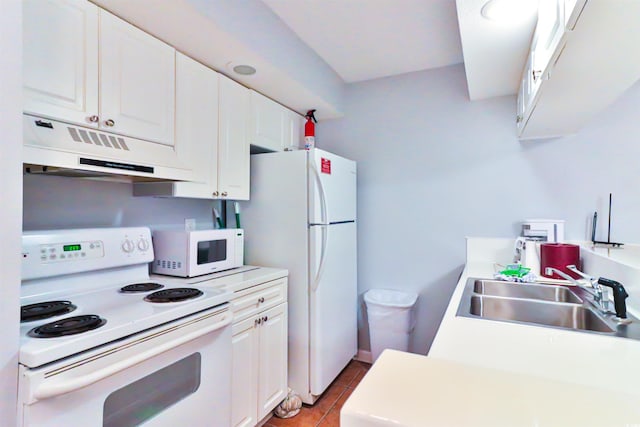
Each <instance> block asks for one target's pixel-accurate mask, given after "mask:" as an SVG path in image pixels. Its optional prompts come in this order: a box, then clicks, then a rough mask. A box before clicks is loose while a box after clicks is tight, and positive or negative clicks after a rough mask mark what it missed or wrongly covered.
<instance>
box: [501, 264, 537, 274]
mask: <svg viewBox="0 0 640 427" xmlns="http://www.w3.org/2000/svg"><path fill="white" fill-rule="evenodd" d="M530 271H531V269H530V268H529V267H523V266H522V265H520V264H509V265H507V266H506V268H505V269H504V270H502V271H501V272H500V274H503V275H505V276H509V277H524V276H526V275H527V274H529V272H530Z"/></svg>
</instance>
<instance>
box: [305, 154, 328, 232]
mask: <svg viewBox="0 0 640 427" xmlns="http://www.w3.org/2000/svg"><path fill="white" fill-rule="evenodd" d="M309 169H310V170H311V174H312V175H313V180H314V182H315V183H316V187H317V188H318V196H319V197H320V221H321V222H322V223H323V224H328V223H329V214H328V212H327V197H326V196H325V194H324V187H323V186H322V179H321V178H320V173H319V172H318V169H317V168H316V166H315V164H314V163H313V162H309Z"/></svg>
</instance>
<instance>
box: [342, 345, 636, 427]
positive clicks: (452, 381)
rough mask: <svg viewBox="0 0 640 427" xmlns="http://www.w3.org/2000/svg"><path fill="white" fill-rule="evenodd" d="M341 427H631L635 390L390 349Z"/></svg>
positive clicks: (356, 396)
mask: <svg viewBox="0 0 640 427" xmlns="http://www.w3.org/2000/svg"><path fill="white" fill-rule="evenodd" d="M340 425H341V426H343V427H372V426H399V427H400V426H402V427H414V426H422V427H431V426H433V427H445V426H446V427H472V426H473V427H479V426H486V427H501V426H504V427H517V426H531V427H551V426H554V427H569V426H576V427H578V426H580V427H614V426H620V427H631V426H639V425H640V405H638V398H637V396H635V395H630V394H625V393H620V392H611V393H602V391H601V390H600V389H598V388H596V387H588V386H580V385H576V384H571V383H566V382H561V381H554V380H548V379H541V378H537V377H535V376H532V375H525V374H513V373H506V372H504V371H500V370H496V369H488V368H478V367H474V366H471V365H467V364H461V363H458V362H451V361H446V360H438V359H434V358H431V357H427V356H421V355H416V354H410V353H403V352H399V351H394V350H385V351H384V352H383V353H382V355H381V356H380V358H379V359H378V360H377V361H376V363H375V364H374V365H373V367H372V368H371V369H370V370H369V372H368V373H367V375H366V376H365V377H364V378H363V379H362V381H361V382H360V384H359V385H358V387H357V388H356V389H355V391H354V392H353V393H352V394H351V396H350V397H349V399H348V400H347V402H346V403H345V404H344V406H343V407H342V411H341V415H340Z"/></svg>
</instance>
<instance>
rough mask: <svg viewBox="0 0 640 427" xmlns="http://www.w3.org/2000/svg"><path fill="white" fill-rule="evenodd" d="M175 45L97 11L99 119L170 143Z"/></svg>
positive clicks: (114, 127)
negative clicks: (98, 14) (172, 45)
mask: <svg viewBox="0 0 640 427" xmlns="http://www.w3.org/2000/svg"><path fill="white" fill-rule="evenodd" d="M174 106H175V50H174V49H173V48H172V47H171V46H169V45H167V44H165V43H163V42H161V41H160V40H158V39H156V38H154V37H153V36H150V35H149V34H147V33H145V32H144V31H141V30H140V29H138V28H136V27H134V26H132V25H130V24H128V23H126V22H125V21H123V20H121V19H120V18H117V17H115V16H114V15H112V14H110V13H109V12H106V11H104V10H101V11H100V124H101V125H102V126H106V127H107V128H112V130H113V131H114V132H117V133H120V134H124V135H129V136H137V137H139V138H144V139H149V140H151V141H156V142H160V143H163V144H168V145H173V129H174V108H175V107H174Z"/></svg>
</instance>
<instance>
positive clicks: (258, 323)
mask: <svg viewBox="0 0 640 427" xmlns="http://www.w3.org/2000/svg"><path fill="white" fill-rule="evenodd" d="M261 323H262V319H260V318H258V319H256V320H255V322H254V324H255V325H260V324H261Z"/></svg>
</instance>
